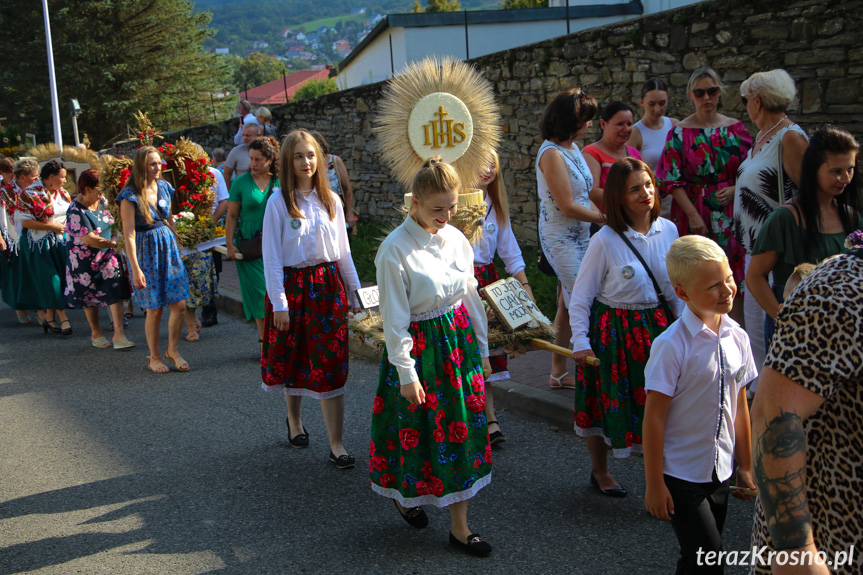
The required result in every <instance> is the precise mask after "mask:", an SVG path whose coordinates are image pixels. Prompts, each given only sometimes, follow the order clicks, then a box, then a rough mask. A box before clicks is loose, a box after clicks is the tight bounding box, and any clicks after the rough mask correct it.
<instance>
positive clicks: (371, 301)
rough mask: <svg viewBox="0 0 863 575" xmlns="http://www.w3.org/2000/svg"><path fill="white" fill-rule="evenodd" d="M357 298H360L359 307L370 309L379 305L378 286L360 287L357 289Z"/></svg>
mask: <svg viewBox="0 0 863 575" xmlns="http://www.w3.org/2000/svg"><path fill="white" fill-rule="evenodd" d="M357 299H358V300H360V307H362V308H363V309H371V308H373V307H378V305H380V302H381V293H380V291H379V290H378V286H369V287H366V288H360V289H358V290H357Z"/></svg>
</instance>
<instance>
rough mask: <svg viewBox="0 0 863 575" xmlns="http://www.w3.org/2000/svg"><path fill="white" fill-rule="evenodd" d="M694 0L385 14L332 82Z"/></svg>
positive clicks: (375, 76)
mask: <svg viewBox="0 0 863 575" xmlns="http://www.w3.org/2000/svg"><path fill="white" fill-rule="evenodd" d="M699 1H701V0H569V6H568V7H567V6H566V2H567V0H550V4H551V6H550V7H549V8H527V9H523V10H477V11H463V12H437V13H428V14H427V13H421V14H390V15H388V16H385V17H384V18H383V19H381V20H380V21H379V22H378V24H377V25H376V26H375V27H374V29H373V30H372V31H371V32H370V33H369V34H368V36H366V37H365V38H363V40H362V41H361V42H360V43H359V44H358V45H357V47H356V48H354V49H353V51H352V52H351V53H350V54H348V55H347V56H346V57H345V59H344V60H342V62H341V64H340V65H339V70H340V71H339V75H338V79H337V82H338V85H339V86H340V87H343V88H342V89H345V88H353V87H355V86H360V85H364V84H371V83H374V82H381V81H384V80H387V79H389V78H391V77H392V76H393V74H395V73H398V72H399V71H401V70H402V69H403V68H404V67H405V66H406V65H407V64H408V63H410V62H415V61H417V60H421V59H423V58H424V57H426V56H431V55H437V56H447V55H449V56H453V57H455V58H459V59H464V60H467V59H470V58H477V57H479V56H484V55H486V54H492V53H494V52H500V51H501V50H509V49H511V48H516V47H518V46H524V45H527V44H532V43H534V42H541V41H542V40H547V39H549V38H555V37H558V36H564V35H566V34H573V33H575V32H579V31H581V30H585V29H587V28H594V27H596V26H603V25H606V24H613V23H615V22H620V21H622V20H628V19H632V18H638V17H641V16H646V15H648V14H653V13H655V12H660V11H662V10H669V9H671V8H679V7H681V6H686V5H688V4H694V3H696V2H699Z"/></svg>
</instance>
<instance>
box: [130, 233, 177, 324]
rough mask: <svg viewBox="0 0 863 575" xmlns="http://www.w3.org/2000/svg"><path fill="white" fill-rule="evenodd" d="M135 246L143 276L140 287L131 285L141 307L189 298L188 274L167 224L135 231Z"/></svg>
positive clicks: (161, 305) (149, 307) (150, 306)
mask: <svg viewBox="0 0 863 575" xmlns="http://www.w3.org/2000/svg"><path fill="white" fill-rule="evenodd" d="M135 248H136V252H135V253H136V255H137V256H138V265H139V266H140V268H141V271H142V272H144V277H145V278H146V280H147V287H145V288H144V289H138V288H136V287H134V286H133V288H132V289H133V295H134V296H135V300H136V301H137V302H138V305H139V306H141V309H159V308H162V307H165V306H168V305H170V304H172V303H177V302H178V301H182V300H185V299H188V298H189V276H187V275H186V267H185V266H184V265H183V257H182V256H181V255H180V249H179V248H178V247H177V240H176V239H175V238H174V233H173V232H172V231H171V230H170V228H168V227H167V226H162V227H161V228H156V229H154V230H150V231H146V232H138V233H136V234H135Z"/></svg>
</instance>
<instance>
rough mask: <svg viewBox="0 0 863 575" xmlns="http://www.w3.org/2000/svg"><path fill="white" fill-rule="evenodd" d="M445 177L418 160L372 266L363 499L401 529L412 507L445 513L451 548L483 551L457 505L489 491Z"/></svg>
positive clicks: (481, 332) (468, 287) (469, 256)
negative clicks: (372, 373) (406, 202)
mask: <svg viewBox="0 0 863 575" xmlns="http://www.w3.org/2000/svg"><path fill="white" fill-rule="evenodd" d="M459 187H460V182H459V178H458V175H457V174H456V171H455V169H454V168H453V167H452V166H450V165H449V164H446V163H444V162H442V161H441V160H440V157H435V158H431V159H429V160H426V162H425V164H423V168H422V169H421V170H420V171H419V173H417V175H416V177H415V178H414V180H413V184H412V185H411V193H412V194H413V203H412V206H411V212H410V215H409V217H407V218H406V219H405V221H404V223H402V224H401V225H400V226H399V227H398V228H396V229H395V231H393V232H392V233H391V234H390V235H389V236H387V238H386V239H385V240H384V241H383V243H382V244H381V247H380V248H379V249H378V254H377V257H376V258H375V266H376V268H377V280H378V288H379V289H380V302H381V303H380V309H381V316H382V318H383V327H384V334H385V336H386V349H385V351H384V355H383V358H382V360H381V373H380V380H379V382H378V390H377V395H376V396H375V400H374V407H373V409H372V413H373V415H372V432H371V435H372V441H371V446H370V453H369V459H370V462H369V463H370V470H371V482H372V489H373V490H374V491H375V492H377V493H379V494H381V495H383V496H384V497H389V498H391V499H393V500H394V501H395V504H396V507H397V508H398V511H399V513H400V514H401V515H402V517H403V518H404V519H405V521H407V522H408V523H409V524H410V525H412V526H414V527H419V528H422V527H425V526H426V525H428V517H427V516H426V514H425V512H424V511H423V510H422V508H421V507H420V506H421V505H433V506H435V507H449V510H450V519H451V523H452V525H451V529H450V534H449V541H450V543H451V544H452V545H454V546H456V547H459V548H460V549H463V550H465V551H466V552H468V553H470V554H472V555H476V556H485V555H488V554H489V553H491V546H490V545H489V544H488V543H487V542H486V541H484V540H483V539H482V537H480V536H479V534H477V533H472V532H471V530H470V529H469V528H468V523H467V501H468V499H470V498H471V497H473V496H474V495H476V494H477V492H479V490H480V489H482V488H483V487H485V486H486V485H488V483H489V482H490V481H491V445H489V439H488V427H487V425H486V417H485V413H484V410H485V397H484V395H483V389H484V387H485V385H484V379H483V373H484V372H490V371H491V367H490V366H489V364H488V323H487V320H486V316H485V311H484V309H483V305H482V300H480V297H479V293H478V292H477V288H476V286H477V283H476V279H475V278H474V275H473V250H472V249H471V247H470V243H468V241H467V238H465V236H464V234H463V233H462V232H461V231H459V230H458V229H456V228H454V227H452V226H449V225H447V222H448V221H449V219H450V218H451V217H452V216H453V214H455V212H456V210H457V209H458V190H459Z"/></svg>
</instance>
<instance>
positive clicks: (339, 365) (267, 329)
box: [261, 262, 348, 399]
mask: <svg viewBox="0 0 863 575" xmlns="http://www.w3.org/2000/svg"><path fill="white" fill-rule="evenodd" d="M284 285H285V294H286V295H287V297H288V307H289V308H290V318H291V325H290V327H289V328H288V331H286V332H285V331H279V330H277V329H276V328H275V327H274V326H273V304H272V303H271V302H270V298H269V296H267V297H266V310H267V315H266V318H265V319H264V344H263V350H262V352H261V379H262V380H263V384H262V387H263V388H264V389H265V390H272V389H275V388H276V387H282V386H284V388H285V393H286V394H287V395H307V396H309V397H314V398H316V399H331V398H333V397H338V396H340V395H344V393H345V381H346V380H347V378H348V300H347V296H346V295H345V289H344V287H343V286H342V282H341V280H340V279H339V271H338V267H337V266H336V264H335V263H334V262H326V263H323V264H320V265H316V266H309V267H305V268H285V279H284Z"/></svg>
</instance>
